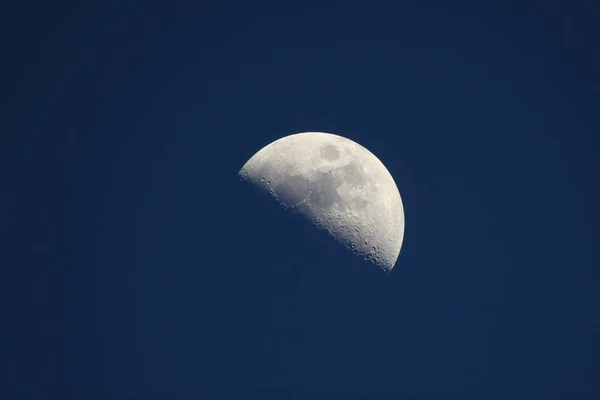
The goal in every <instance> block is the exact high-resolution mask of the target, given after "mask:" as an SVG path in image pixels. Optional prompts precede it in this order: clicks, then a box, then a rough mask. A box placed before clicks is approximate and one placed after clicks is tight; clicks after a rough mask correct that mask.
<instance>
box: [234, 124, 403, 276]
mask: <svg viewBox="0 0 600 400" xmlns="http://www.w3.org/2000/svg"><path fill="white" fill-rule="evenodd" d="M239 175H240V177H241V178H242V179H243V180H245V181H247V182H249V183H251V184H252V185H256V186H257V187H259V188H260V189H262V190H264V191H266V192H268V193H270V194H271V195H272V196H273V197H274V198H275V199H276V200H277V201H278V202H279V204H280V205H281V206H282V207H283V208H284V209H287V210H292V211H295V212H298V213H300V214H302V215H303V216H305V217H307V218H308V219H309V220H310V221H312V222H313V223H314V224H315V225H316V227H317V228H319V229H324V230H326V231H327V232H329V234H330V235H331V236H333V237H334V238H335V239H336V240H337V241H338V242H340V243H342V244H343V245H345V246H346V247H348V248H349V249H350V250H352V251H353V252H354V253H355V254H357V255H359V256H361V257H363V258H365V259H366V260H368V261H370V262H372V263H373V264H375V265H376V266H378V267H379V268H381V269H382V270H384V271H387V272H389V271H391V270H392V268H393V267H394V265H395V263H396V260H397V259H398V255H399V254H400V248H401V246H402V241H403V239H404V207H403V204H402V199H401V197H400V192H399V191H398V187H397V186H396V183H395V182H394V179H393V178H392V175H391V174H390V173H389V171H388V170H387V168H386V167H385V166H384V165H383V163H382V162H381V161H379V159H378V158H377V157H375V155H373V154H372V153H371V152H370V151H369V150H367V149H365V148H364V147H362V146H361V145H359V144H358V143H356V142H354V141H352V140H350V139H347V138H345V137H342V136H338V135H334V134H331V133H323V132H304V133H297V134H293V135H289V136H285V137H283V138H281V139H278V140H276V141H274V142H273V143H271V144H269V145H267V146H265V147H263V148H262V149H261V150H259V151H258V152H257V153H256V154H254V155H253V156H252V157H251V158H250V159H249V160H248V162H246V164H244V166H243V167H242V169H241V170H240V171H239Z"/></svg>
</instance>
